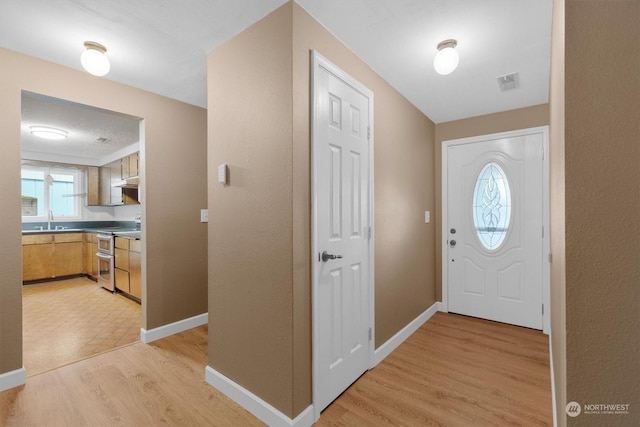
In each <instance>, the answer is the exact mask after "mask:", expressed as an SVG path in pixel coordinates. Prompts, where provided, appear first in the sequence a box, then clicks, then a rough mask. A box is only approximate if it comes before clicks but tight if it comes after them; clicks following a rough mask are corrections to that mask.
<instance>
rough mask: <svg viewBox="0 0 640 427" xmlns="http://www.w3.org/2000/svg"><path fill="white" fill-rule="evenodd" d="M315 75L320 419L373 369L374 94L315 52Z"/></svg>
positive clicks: (315, 308) (316, 369)
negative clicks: (372, 187)
mask: <svg viewBox="0 0 640 427" xmlns="http://www.w3.org/2000/svg"><path fill="white" fill-rule="evenodd" d="M313 72H314V74H313V79H314V80H313V81H314V85H313V86H314V99H313V105H314V128H313V168H314V186H313V192H314V202H315V203H314V249H315V253H314V259H313V264H314V293H313V298H314V300H313V312H314V317H313V319H314V324H313V328H314V341H313V348H314V353H313V354H314V378H313V381H314V407H315V409H316V414H319V413H320V411H321V410H323V409H324V408H325V407H326V406H327V405H328V404H329V403H331V402H332V401H333V400H334V399H335V398H336V397H338V395H340V394H341V393H342V392H343V391H344V390H346V389H347V388H348V387H349V385H351V384H352V383H353V382H354V381H355V380H356V379H357V378H358V377H359V376H360V375H362V373H364V372H365V371H366V370H367V369H368V368H369V366H370V357H371V345H372V343H371V335H370V334H371V327H372V321H371V308H370V303H371V294H372V286H371V274H370V256H371V244H370V242H371V240H370V237H369V230H370V225H371V215H370V170H371V166H370V161H371V159H370V156H371V150H370V138H369V135H370V125H371V123H370V121H371V117H372V106H373V104H372V103H373V94H372V93H371V92H370V91H369V90H367V89H366V88H364V87H363V86H362V85H361V84H360V83H358V82H357V81H355V80H354V79H353V78H351V77H350V76H348V75H346V74H345V73H344V72H342V71H341V70H339V69H338V68H336V67H335V66H334V65H332V64H331V63H329V62H328V61H327V60H326V59H324V58H322V57H321V56H319V55H317V54H314V67H313ZM323 254H324V256H323Z"/></svg>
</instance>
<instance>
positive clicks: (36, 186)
mask: <svg viewBox="0 0 640 427" xmlns="http://www.w3.org/2000/svg"><path fill="white" fill-rule="evenodd" d="M81 193H82V171H80V170H79V169H74V168H64V167H59V166H33V165H30V166H22V220H23V221H25V222H29V221H33V222H35V221H46V220H47V218H48V216H49V212H51V213H52V214H53V218H54V220H74V219H80V218H81V216H82V215H81V204H80V201H81V197H80V196H82V194H81Z"/></svg>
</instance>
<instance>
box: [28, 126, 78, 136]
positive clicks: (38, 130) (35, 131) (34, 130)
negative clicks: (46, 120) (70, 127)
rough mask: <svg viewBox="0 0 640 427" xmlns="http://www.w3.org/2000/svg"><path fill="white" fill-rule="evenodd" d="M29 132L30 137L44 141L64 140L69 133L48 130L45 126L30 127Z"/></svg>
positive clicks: (59, 130) (52, 129)
mask: <svg viewBox="0 0 640 427" xmlns="http://www.w3.org/2000/svg"><path fill="white" fill-rule="evenodd" d="M29 130H30V131H31V134H32V135H35V136H37V137H40V138H44V139H65V138H66V137H67V135H69V132H67V131H66V130H62V129H56V128H50V127H47V126H30V127H29Z"/></svg>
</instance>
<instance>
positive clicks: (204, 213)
mask: <svg viewBox="0 0 640 427" xmlns="http://www.w3.org/2000/svg"><path fill="white" fill-rule="evenodd" d="M200 222H209V209H200Z"/></svg>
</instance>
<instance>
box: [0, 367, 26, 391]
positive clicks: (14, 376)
mask: <svg viewBox="0 0 640 427" xmlns="http://www.w3.org/2000/svg"><path fill="white" fill-rule="evenodd" d="M26 383H27V371H26V370H25V369H24V368H20V369H16V370H15V371H10V372H6V373H4V374H1V375H0V391H5V390H9V389H10V388H14V387H18V386H20V385H23V384H26Z"/></svg>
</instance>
